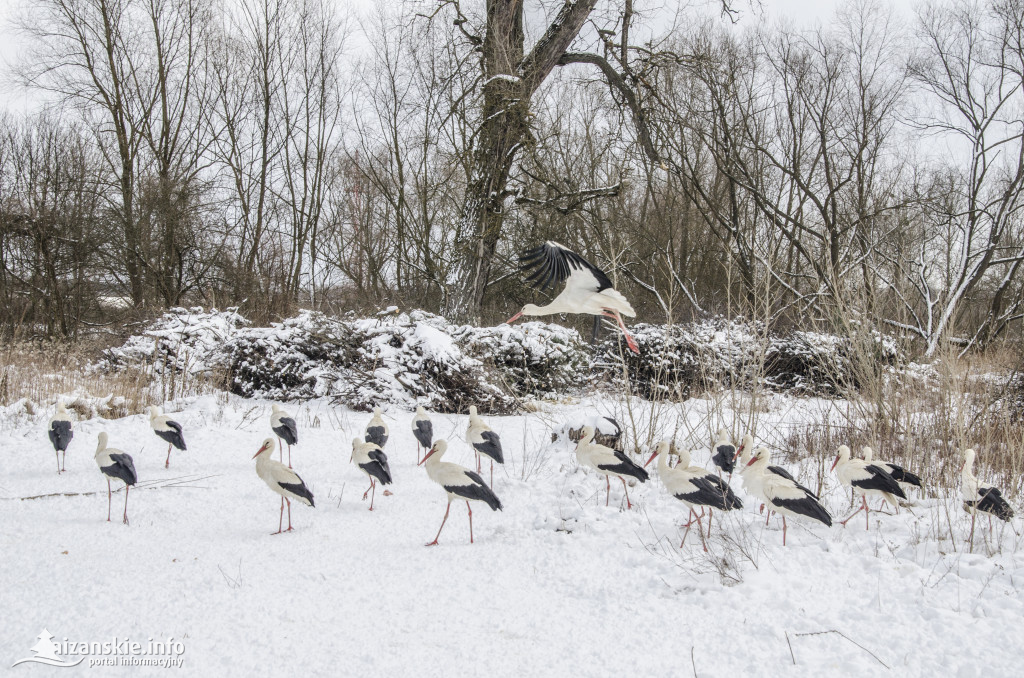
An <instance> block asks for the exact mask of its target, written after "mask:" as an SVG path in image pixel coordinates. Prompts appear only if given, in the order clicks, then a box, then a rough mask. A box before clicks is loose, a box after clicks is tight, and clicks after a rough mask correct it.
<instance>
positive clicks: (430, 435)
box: [412, 405, 434, 464]
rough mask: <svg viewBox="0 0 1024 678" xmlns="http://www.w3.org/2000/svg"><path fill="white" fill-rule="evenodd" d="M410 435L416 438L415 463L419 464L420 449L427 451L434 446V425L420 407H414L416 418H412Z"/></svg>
mask: <svg viewBox="0 0 1024 678" xmlns="http://www.w3.org/2000/svg"><path fill="white" fill-rule="evenodd" d="M412 435H413V437H414V438H416V463H417V464H419V463H420V448H423V449H424V450H429V449H430V448H431V446H433V444H434V424H433V423H432V422H431V421H430V417H428V416H427V411H426V410H425V409H423V406H422V405H418V406H417V407H416V416H415V417H413V418H412Z"/></svg>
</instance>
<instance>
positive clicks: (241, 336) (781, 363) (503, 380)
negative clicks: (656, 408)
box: [105, 308, 902, 413]
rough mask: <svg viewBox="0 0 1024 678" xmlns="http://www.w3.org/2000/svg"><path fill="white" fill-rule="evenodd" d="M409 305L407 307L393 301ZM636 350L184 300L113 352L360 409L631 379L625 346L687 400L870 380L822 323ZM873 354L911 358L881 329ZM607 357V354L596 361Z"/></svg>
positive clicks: (458, 404)
mask: <svg viewBox="0 0 1024 678" xmlns="http://www.w3.org/2000/svg"><path fill="white" fill-rule="evenodd" d="M394 311H397V309H394ZM631 329H632V332H633V333H634V335H635V336H636V340H637V343H638V344H639V346H640V354H639V355H635V354H633V353H631V352H629V351H627V350H625V346H624V345H623V344H622V343H621V337H619V336H618V335H617V334H616V335H613V336H612V337H610V338H608V339H606V340H605V341H604V342H603V343H602V344H601V345H599V346H598V347H591V346H589V345H587V344H585V343H584V342H583V341H582V339H581V337H580V335H579V333H578V332H576V331H575V330H572V329H568V328H565V327H562V326H560V325H556V324H548V323H542V322H528V323H523V324H521V325H513V326H510V325H505V324H503V325H498V326H497V327H472V326H469V325H453V324H450V323H449V322H448V321H446V320H445V319H444V318H441V317H439V316H436V315H432V314H430V313H426V312H423V311H412V312H410V313H397V312H392V311H390V310H389V312H387V313H382V314H378V315H377V316H375V317H371V318H355V317H345V318H332V317H328V316H325V315H324V314H322V313H319V312H313V311H302V312H301V313H300V314H299V315H297V316H296V317H294V318H289V319H287V320H284V321H282V322H279V323H273V324H272V325H271V326H270V327H251V326H250V324H249V322H248V321H246V320H245V319H244V318H243V317H242V316H240V315H239V314H238V313H237V312H235V311H234V310H233V309H229V310H227V311H216V310H211V311H203V309H201V308H193V309H188V310H186V309H181V308H176V309H171V310H170V311H168V312H167V313H165V314H164V315H163V316H161V317H160V318H158V319H156V320H155V321H153V322H152V323H151V324H150V326H149V327H148V328H146V329H145V330H144V331H143V332H142V333H140V334H139V335H136V336H133V337H131V338H129V339H128V341H126V342H125V344H124V345H123V346H121V347H119V348H115V349H110V350H108V351H107V352H106V354H105V361H106V363H107V365H108V366H110V367H113V368H115V369H116V368H121V367H124V366H127V365H155V366H156V367H157V371H158V373H160V374H163V373H164V372H165V371H166V370H167V369H168V368H170V369H173V370H178V371H187V372H189V373H192V374H199V373H217V374H227V375H228V384H227V387H228V388H229V389H230V390H231V391H232V392H234V393H237V394H239V395H243V396H247V397H263V398H271V399H276V400H296V399H308V398H315V397H325V396H326V397H334V398H336V399H337V400H338V401H339V402H342V403H344V404H345V405H348V406H349V407H352V408H354V409H357V410H367V409H369V408H371V407H373V406H374V405H377V404H383V403H388V404H393V405H399V406H402V407H407V408H410V409H411V408H414V407H415V406H416V405H418V404H422V405H424V406H426V407H428V408H430V409H433V410H435V411H440V412H464V411H466V409H468V407H469V405H471V404H475V405H477V406H478V407H479V408H480V410H481V411H482V412H492V413H507V412H512V411H515V410H518V409H519V407H518V403H519V401H520V400H521V399H525V398H544V397H555V396H565V395H571V394H574V393H578V392H579V391H580V390H581V389H583V388H585V387H586V386H587V385H589V384H593V383H594V382H595V380H596V379H600V378H602V376H603V375H604V374H610V375H611V378H612V379H613V380H615V379H619V378H621V368H620V367H618V366H619V365H620V363H619V356H620V355H621V356H622V360H624V361H625V366H626V372H627V374H628V376H629V379H630V381H631V382H632V385H633V387H634V388H635V389H636V390H637V392H638V393H639V394H640V395H642V396H643V397H645V398H648V399H662V398H671V399H675V400H681V399H685V398H686V397H688V396H689V394H690V393H691V392H692V391H694V390H696V391H701V390H705V389H708V388H715V387H717V386H730V385H735V386H738V387H741V388H742V387H751V386H753V385H757V384H761V385H765V386H767V387H768V388H771V389H774V390H784V391H794V390H795V391H797V392H801V393H809V394H819V395H839V394H841V393H842V392H843V391H844V390H845V389H847V388H849V387H856V386H857V385H858V383H857V382H858V379H857V370H855V369H854V365H853V361H852V360H851V356H852V355H854V353H853V351H854V345H853V343H852V342H851V341H850V340H849V339H844V338H840V337H836V336H832V335H826V334H817V333H813V332H792V333H790V334H787V335H772V334H769V333H767V332H765V330H764V328H763V326H760V325H757V324H755V323H749V322H746V321H744V320H742V319H738V320H725V319H723V318H716V319H711V320H706V321H702V322H697V323H690V324H677V325H672V326H665V325H647V324H638V325H635V326H634V327H633V328H631ZM868 343H869V344H870V345H869V346H868V347H867V348H866V349H865V348H864V347H858V350H860V352H861V356H860V357H864V352H865V351H867V357H868V360H867V361H861V363H860V364H863V363H864V362H867V363H869V364H871V365H877V366H884V365H891V364H894V363H896V362H898V361H900V360H901V359H902V358H901V356H900V354H899V351H898V350H897V349H896V346H895V344H894V343H893V342H892V341H891V340H889V339H886V338H884V337H881V336H877V337H875V338H874V340H872V341H869V342H868ZM595 356H596V357H597V359H596V360H595Z"/></svg>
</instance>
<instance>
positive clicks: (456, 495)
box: [417, 439, 502, 546]
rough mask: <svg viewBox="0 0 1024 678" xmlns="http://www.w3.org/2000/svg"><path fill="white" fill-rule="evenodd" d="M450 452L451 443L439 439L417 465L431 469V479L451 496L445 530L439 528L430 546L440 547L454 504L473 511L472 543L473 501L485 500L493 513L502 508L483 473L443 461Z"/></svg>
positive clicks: (445, 518)
mask: <svg viewBox="0 0 1024 678" xmlns="http://www.w3.org/2000/svg"><path fill="white" fill-rule="evenodd" d="M447 451H448V441H446V440H444V439H441V440H435V441H434V444H433V445H432V446H431V447H430V451H429V452H427V454H426V455H425V456H424V457H423V460H422V461H421V462H420V463H419V464H417V466H419V465H420V464H423V465H424V466H425V468H426V470H427V477H428V478H430V479H431V480H433V481H434V482H435V483H437V484H438V485H440V486H441V487H443V488H444V491H445V492H447V493H448V507H447V508H446V509H445V510H444V519H443V520H442V521H441V527H439V528H437V535H436V536H435V537H434V541H432V542H430V543H428V544H427V546H437V540H438V539H439V538H440V537H441V530H443V529H444V524H445V523H446V522H448V512H449V511H451V510H452V502H453V501H456V500H462V501H465V502H466V510H467V511H468V512H469V543H470V544H472V543H473V508H472V507H471V506H470V505H469V502H471V501H482V502H484V503H485V504H487V505H488V506H490V507H491V510H492V511H500V510H501V509H502V506H501V500H500V499H498V496H497V495H496V494H494V491H493V490H491V488H490V487H488V486H487V484H486V483H485V482H484V479H483V478H481V477H480V474H479V473H475V472H473V471H470V470H469V469H468V468H465V467H464V466H459V465H458V464H453V463H451V462H447V461H441V458H442V457H444V454H445V452H447Z"/></svg>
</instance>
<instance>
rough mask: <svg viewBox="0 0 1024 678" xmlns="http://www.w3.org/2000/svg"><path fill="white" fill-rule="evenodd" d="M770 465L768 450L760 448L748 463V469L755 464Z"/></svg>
mask: <svg viewBox="0 0 1024 678" xmlns="http://www.w3.org/2000/svg"><path fill="white" fill-rule="evenodd" d="M767 463H768V448H767V447H759V448H757V449H756V450H754V453H753V454H752V455H751V456H750V461H748V462H747V467H748V468H749V467H751V466H753V465H754V464H758V465H761V464H767Z"/></svg>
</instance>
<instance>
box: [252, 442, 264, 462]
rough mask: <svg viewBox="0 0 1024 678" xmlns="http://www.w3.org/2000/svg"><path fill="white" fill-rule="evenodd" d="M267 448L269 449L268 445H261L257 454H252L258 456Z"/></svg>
mask: <svg viewBox="0 0 1024 678" xmlns="http://www.w3.org/2000/svg"><path fill="white" fill-rule="evenodd" d="M265 449H267V446H266V445H261V446H260V449H258V450H256V454H254V455H252V458H253V459H255V458H256V457H258V456H260V455H261V454H263V450H265Z"/></svg>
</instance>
